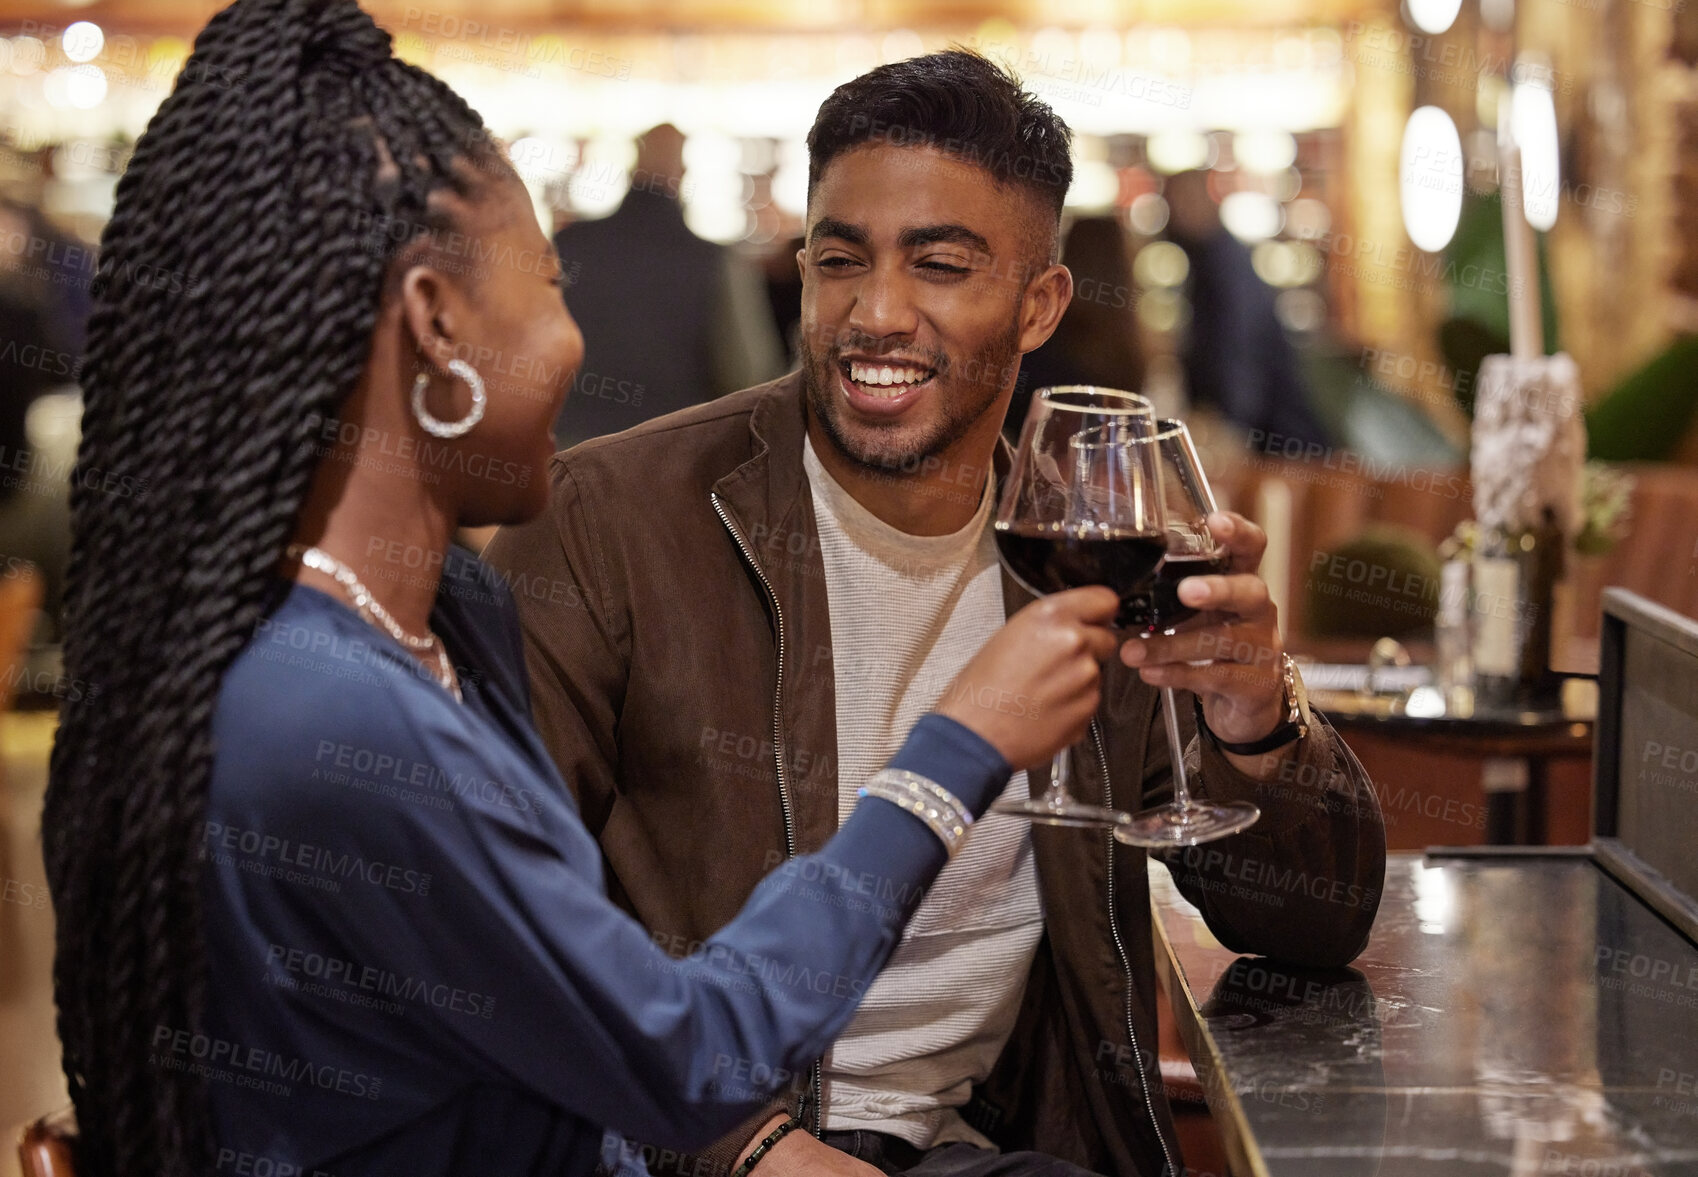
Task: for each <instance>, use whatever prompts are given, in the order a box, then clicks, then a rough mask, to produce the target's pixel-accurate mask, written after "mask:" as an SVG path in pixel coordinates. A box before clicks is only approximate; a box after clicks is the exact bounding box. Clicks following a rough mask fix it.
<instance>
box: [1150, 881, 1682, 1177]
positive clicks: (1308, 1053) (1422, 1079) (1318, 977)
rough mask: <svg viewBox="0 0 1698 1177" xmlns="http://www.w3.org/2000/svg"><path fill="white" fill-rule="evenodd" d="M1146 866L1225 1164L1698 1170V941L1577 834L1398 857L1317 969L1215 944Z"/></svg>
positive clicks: (1344, 1171)
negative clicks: (1369, 928) (1591, 852)
mask: <svg viewBox="0 0 1698 1177" xmlns="http://www.w3.org/2000/svg"><path fill="white" fill-rule="evenodd" d="M1150 878H1151V885H1152V894H1153V897H1154V906H1155V917H1156V920H1155V922H1156V928H1157V931H1158V934H1159V936H1160V938H1161V940H1162V942H1163V946H1164V947H1165V951H1162V952H1158V953H1157V968H1158V970H1161V971H1162V973H1163V976H1162V983H1163V985H1164V987H1165V988H1166V989H1167V992H1168V995H1169V997H1170V999H1171V1000H1172V1003H1173V1006H1174V1012H1175V1015H1176V1017H1177V1019H1178V1022H1179V1026H1180V1034H1181V1036H1182V1037H1183V1038H1184V1039H1185V1044H1186V1047H1187V1049H1188V1050H1189V1051H1190V1054H1191V1057H1192V1060H1193V1061H1194V1063H1195V1065H1196V1068H1197V1072H1198V1075H1199V1077H1200V1078H1201V1080H1202V1082H1203V1087H1204V1090H1205V1092H1206V1093H1207V1096H1208V1100H1209V1104H1210V1107H1211V1109H1212V1110H1213V1112H1214V1115H1215V1119H1216V1122H1217V1123H1218V1124H1219V1125H1220V1127H1221V1130H1222V1132H1223V1133H1224V1134H1225V1136H1226V1138H1227V1140H1226V1145H1227V1154H1228V1156H1229V1157H1230V1158H1231V1161H1232V1164H1233V1170H1234V1172H1235V1173H1237V1174H1241V1175H1257V1177H1262V1175H1266V1177H1345V1175H1362V1177H1368V1175H1371V1174H1378V1175H1382V1177H1396V1175H1401V1174H1410V1175H1420V1177H1427V1175H1429V1174H1431V1175H1434V1177H1436V1175H1438V1174H1444V1175H1446V1177H1450V1175H1473V1174H1480V1175H1485V1174H1494V1175H1496V1174H1508V1175H1514V1177H1533V1175H1535V1174H1536V1175H1540V1177H1554V1175H1558V1174H1563V1175H1573V1177H1647V1175H1651V1174H1655V1175H1658V1177H1662V1175H1675V1174H1692V1175H1694V1177H1698V947H1694V945H1693V944H1692V942H1691V941H1689V940H1687V939H1686V938H1685V937H1684V936H1683V935H1682V934H1681V933H1680V932H1678V931H1676V930H1675V929H1674V928H1673V927H1671V926H1670V925H1669V924H1667V923H1665V922H1664V921H1663V920H1662V919H1661V918H1660V917H1659V916H1658V915H1657V914H1656V913H1655V912H1653V911H1652V910H1651V909H1650V908H1649V907H1647V906H1646V905H1645V904H1644V903H1642V902H1641V901H1640V900H1639V899H1638V898H1636V897H1635V895H1634V894H1633V893H1632V892H1631V891H1629V890H1628V889H1627V888H1626V887H1624V886H1622V885H1621V884H1620V883H1618V882H1617V881H1616V880H1615V879H1614V878H1612V877H1611V876H1610V875H1608V874H1607V873H1605V871H1604V870H1603V869H1602V868H1601V867H1600V866H1598V865H1597V864H1596V863H1595V861H1594V860H1593V859H1591V858H1590V857H1587V856H1586V855H1585V852H1584V851H1583V850H1581V851H1580V852H1579V853H1576V854H1573V855H1563V854H1562V853H1561V852H1557V853H1554V854H1550V855H1515V856H1500V855H1493V856H1491V857H1455V858H1438V857H1423V856H1421V855H1411V854H1404V855H1394V856H1392V859H1391V861H1390V863H1389V864H1388V867H1387V877H1386V891H1385V895H1384V897H1383V899H1382V902H1381V905H1380V911H1379V917H1378V920H1377V921H1376V923H1375V925H1374V930H1373V935H1372V938H1371V939H1370V941H1369V944H1368V947H1367V949H1366V950H1365V951H1364V952H1363V954H1362V955H1361V957H1360V958H1358V959H1357V960H1356V962H1355V963H1354V965H1353V966H1352V967H1351V968H1349V969H1340V970H1330V971H1313V970H1298V969H1291V968H1287V967H1283V966H1280V965H1278V964H1275V963H1273V962H1271V961H1268V960H1265V959H1262V958H1257V957H1240V956H1237V955H1235V954H1234V953H1231V952H1229V951H1227V950H1225V949H1223V948H1222V947H1221V946H1220V945H1219V944H1218V943H1217V942H1216V941H1215V939H1214V937H1213V936H1212V935H1211V934H1210V932H1209V930H1208V928H1207V927H1206V926H1205V925H1204V924H1203V921H1202V919H1201V917H1200V916H1199V915H1198V914H1197V912H1196V909H1195V908H1193V907H1192V906H1191V905H1190V904H1189V903H1187V902H1186V901H1185V900H1184V899H1183V898H1182V897H1181V896H1180V895H1179V892H1178V891H1177V890H1176V889H1175V888H1174V886H1173V884H1172V881H1171V880H1170V878H1169V877H1168V873H1167V871H1166V870H1165V869H1164V868H1162V867H1161V866H1159V865H1157V864H1154V863H1152V864H1151V876H1150Z"/></svg>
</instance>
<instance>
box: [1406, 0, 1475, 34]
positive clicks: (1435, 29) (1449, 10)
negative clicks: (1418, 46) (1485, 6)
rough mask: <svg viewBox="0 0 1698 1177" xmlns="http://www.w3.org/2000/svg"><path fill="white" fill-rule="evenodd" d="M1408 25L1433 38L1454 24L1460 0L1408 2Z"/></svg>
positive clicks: (1460, 4) (1460, 3) (1410, 0)
mask: <svg viewBox="0 0 1698 1177" xmlns="http://www.w3.org/2000/svg"><path fill="white" fill-rule="evenodd" d="M1408 11H1409V23H1410V24H1412V25H1414V26H1415V27H1416V28H1418V29H1420V30H1421V31H1422V32H1423V33H1429V34H1431V35H1433V36H1437V35H1438V34H1440V33H1442V32H1444V31H1445V30H1446V29H1448V28H1450V26H1451V25H1453V24H1455V23H1456V14H1457V13H1459V12H1461V11H1462V0H1408Z"/></svg>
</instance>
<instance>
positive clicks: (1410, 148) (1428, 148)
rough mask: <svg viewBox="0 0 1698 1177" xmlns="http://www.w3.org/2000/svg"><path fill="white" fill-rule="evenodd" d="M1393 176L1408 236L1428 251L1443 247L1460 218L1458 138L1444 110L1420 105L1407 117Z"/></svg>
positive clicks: (1460, 159) (1460, 184)
mask: <svg viewBox="0 0 1698 1177" xmlns="http://www.w3.org/2000/svg"><path fill="white" fill-rule="evenodd" d="M1398 174H1399V187H1400V189H1401V192H1402V196H1403V227H1404V228H1405V229H1406V230H1408V232H1409V240H1411V241H1413V242H1414V243H1415V245H1416V247H1417V248H1420V249H1424V250H1427V251H1428V252H1430V253H1431V252H1437V251H1438V250H1441V249H1443V248H1444V247H1445V246H1446V245H1448V244H1450V239H1451V237H1452V236H1453V235H1454V234H1455V233H1456V224H1457V222H1458V221H1459V220H1461V218H1462V137H1461V136H1460V135H1458V134H1457V133H1456V124H1455V123H1454V122H1452V121H1451V118H1450V116H1449V115H1448V114H1446V113H1445V112H1444V111H1442V110H1440V109H1439V108H1438V107H1436V106H1423V107H1420V108H1418V109H1416V110H1415V112H1414V113H1412V114H1411V115H1410V116H1409V122H1408V123H1407V124H1406V125H1405V126H1404V128H1403V152H1402V159H1401V161H1400V164H1399V168H1398Z"/></svg>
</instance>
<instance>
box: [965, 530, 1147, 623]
mask: <svg viewBox="0 0 1698 1177" xmlns="http://www.w3.org/2000/svg"><path fill="white" fill-rule="evenodd" d="M996 546H997V550H998V552H999V553H1000V554H1001V556H1002V562H1003V564H1005V565H1006V566H1007V568H1008V571H1009V572H1010V573H1012V574H1013V576H1014V579H1016V580H1018V581H1019V582H1020V583H1021V584H1023V585H1025V586H1026V588H1028V589H1030V590H1031V591H1032V592H1033V593H1036V594H1037V595H1038V596H1046V595H1048V594H1050V593H1059V592H1065V591H1066V590H1068V589H1074V588H1083V587H1084V586H1085V585H1090V584H1101V585H1107V586H1108V587H1109V588H1111V589H1113V590H1114V591H1115V592H1116V593H1118V594H1119V595H1120V616H1121V617H1122V618H1127V617H1130V616H1132V611H1133V610H1134V609H1136V608H1138V607H1139V606H1140V605H1142V606H1145V607H1147V606H1148V604H1149V602H1150V601H1151V600H1152V599H1153V597H1154V596H1155V594H1156V592H1157V580H1156V578H1157V569H1158V568H1159V567H1160V565H1161V560H1162V557H1163V556H1164V555H1165V554H1166V552H1167V541H1166V539H1165V537H1163V536H1161V535H1157V534H1152V533H1148V532H1124V531H1118V530H1115V529H1112V528H1103V527H1095V526H1069V525H1068V524H1065V523H1026V524H1002V523H999V524H997V525H996Z"/></svg>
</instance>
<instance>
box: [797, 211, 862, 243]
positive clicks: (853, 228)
mask: <svg viewBox="0 0 1698 1177" xmlns="http://www.w3.org/2000/svg"><path fill="white" fill-rule="evenodd" d="M821 237H837V238H840V239H841V240H844V241H847V242H848V243H849V244H850V245H866V244H868V243H869V242H870V241H871V240H872V239H871V238H870V237H868V236H867V231H866V230H865V229H863V228H861V226H859V225H851V224H850V223H849V222H848V221H840V220H838V219H837V218H836V217H821V218H820V219H819V220H817V221H815V222H814V227H813V229H812V230H811V231H810V232H809V233H808V240H809V241H818V240H819V239H820V238H821Z"/></svg>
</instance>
